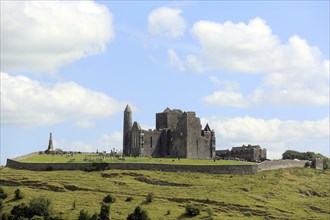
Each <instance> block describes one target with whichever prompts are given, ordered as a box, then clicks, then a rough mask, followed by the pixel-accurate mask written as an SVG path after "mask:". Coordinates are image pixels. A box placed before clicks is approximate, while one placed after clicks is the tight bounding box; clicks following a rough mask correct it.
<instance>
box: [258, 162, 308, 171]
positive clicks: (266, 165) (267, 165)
mask: <svg viewBox="0 0 330 220" xmlns="http://www.w3.org/2000/svg"><path fill="white" fill-rule="evenodd" d="M306 162H307V160H269V161H264V162H262V163H260V164H258V172H261V171H265V170H277V169H281V168H291V167H305V163H306Z"/></svg>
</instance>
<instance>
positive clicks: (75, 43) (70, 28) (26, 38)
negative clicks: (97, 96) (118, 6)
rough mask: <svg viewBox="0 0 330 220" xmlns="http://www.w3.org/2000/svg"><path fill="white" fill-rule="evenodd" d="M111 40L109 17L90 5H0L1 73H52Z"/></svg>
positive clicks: (13, 3)
mask: <svg viewBox="0 0 330 220" xmlns="http://www.w3.org/2000/svg"><path fill="white" fill-rule="evenodd" d="M113 38H114V29H113V23H112V15H111V13H110V12H109V10H108V9H107V7H106V6H103V5H101V4H98V3H95V2H93V1H71V2H67V1H64V2H62V1H4V2H3V1H1V54H2V56H1V71H5V72H11V71H32V72H40V73H45V72H46V73H49V72H50V73H53V72H54V71H56V70H57V69H58V68H60V67H61V66H63V65H65V64H67V63H71V62H74V61H75V60H77V59H80V58H83V57H86V56H89V55H94V54H97V53H100V52H103V51H105V50H106V44H107V43H108V42H109V41H110V40H112V39H113Z"/></svg>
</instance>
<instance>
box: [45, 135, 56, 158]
mask: <svg viewBox="0 0 330 220" xmlns="http://www.w3.org/2000/svg"><path fill="white" fill-rule="evenodd" d="M54 151H55V149H54V144H53V135H52V132H50V134H49V142H48V148H47V150H46V153H52V152H54Z"/></svg>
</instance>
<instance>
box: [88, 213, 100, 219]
mask: <svg viewBox="0 0 330 220" xmlns="http://www.w3.org/2000/svg"><path fill="white" fill-rule="evenodd" d="M90 220H99V216H98V215H97V214H95V213H94V215H92V216H91V218H90Z"/></svg>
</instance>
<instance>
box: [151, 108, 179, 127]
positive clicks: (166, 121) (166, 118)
mask: <svg viewBox="0 0 330 220" xmlns="http://www.w3.org/2000/svg"><path fill="white" fill-rule="evenodd" d="M181 115H182V112H181V111H179V110H169V109H168V110H165V111H164V112H161V113H156V129H157V130H160V129H172V130H175V129H176V126H177V124H178V117H180V116H181Z"/></svg>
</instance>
